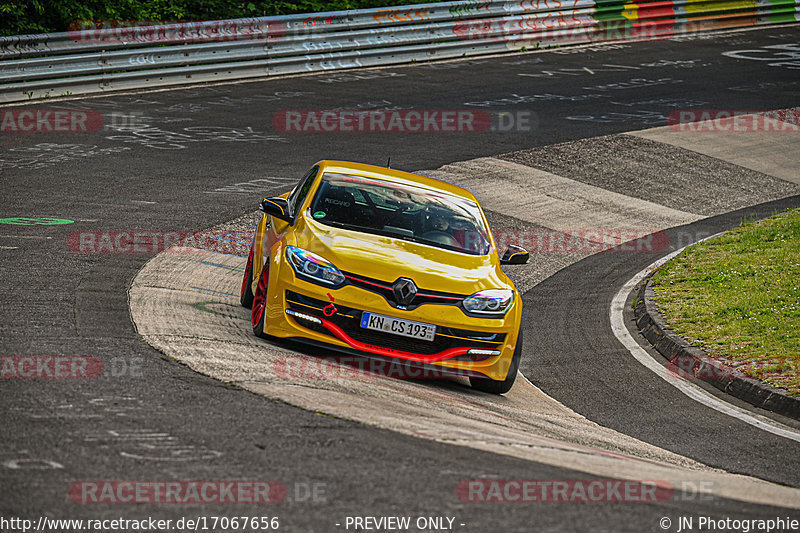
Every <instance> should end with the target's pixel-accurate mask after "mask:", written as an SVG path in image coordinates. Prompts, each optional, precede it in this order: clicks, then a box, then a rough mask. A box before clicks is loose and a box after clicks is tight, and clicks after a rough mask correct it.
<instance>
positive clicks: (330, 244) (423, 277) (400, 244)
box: [295, 218, 514, 295]
mask: <svg viewBox="0 0 800 533" xmlns="http://www.w3.org/2000/svg"><path fill="white" fill-rule="evenodd" d="M295 242H296V245H297V246H299V247H300V248H304V249H306V250H308V251H310V252H314V253H315V254H319V255H321V256H322V257H324V258H325V259H327V260H328V261H330V262H332V263H333V264H334V265H336V267H337V268H339V269H340V270H342V271H345V272H350V273H353V274H356V275H361V276H366V277H370V278H374V279H379V280H383V281H387V282H393V281H394V280H396V279H397V278H399V277H407V278H411V279H413V280H414V282H415V283H416V284H417V286H418V287H420V288H421V289H427V290H433V291H443V292H450V293H456V294H464V295H468V294H472V293H473V292H476V291H479V290H482V289H490V288H509V289H513V288H514V287H513V285H512V283H511V282H510V280H509V279H508V277H507V276H506V275H505V274H504V273H503V271H502V270H501V269H500V264H499V260H498V258H497V254H495V253H492V254H489V255H482V256H478V255H468V254H462V253H458V252H452V251H450V250H444V249H442V248H437V247H435V246H428V245H425V244H418V243H415V242H409V241H404V240H402V239H395V238H392V237H386V236H383V235H373V234H370V233H362V232H359V231H352V230H347V229H341V228H336V227H333V226H327V225H324V224H320V223H317V222H314V221H312V220H310V219H306V218H302V219H300V220H298V223H297V227H296V232H295Z"/></svg>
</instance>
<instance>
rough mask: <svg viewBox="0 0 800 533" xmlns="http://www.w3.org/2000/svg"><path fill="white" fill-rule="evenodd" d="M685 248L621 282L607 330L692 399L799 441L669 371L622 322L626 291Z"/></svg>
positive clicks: (782, 428)
mask: <svg viewBox="0 0 800 533" xmlns="http://www.w3.org/2000/svg"><path fill="white" fill-rule="evenodd" d="M715 236H716V235H713V236H712V237H715ZM708 238H711V237H708ZM703 240H705V239H703ZM698 242H701V241H698ZM686 248H687V247H686V246H685V247H683V248H681V249H680V250H677V251H675V252H672V253H671V254H669V255H667V256H666V257H662V258H661V259H659V260H658V261H656V262H654V263H652V264H651V265H650V266H648V267H647V268H645V269H644V270H642V271H641V272H639V273H638V274H636V275H635V276H634V277H633V278H631V279H630V280H629V281H628V282H627V283H626V284H625V285H623V287H622V288H621V289H620V290H619V292H617V294H616V296H614V299H613V300H612V301H611V309H610V310H609V318H610V320H611V330H612V331H613V332H614V335H615V336H616V337H617V339H618V340H619V341H620V342H621V343H622V344H623V345H624V346H625V348H627V349H628V351H629V352H630V353H631V355H633V357H634V358H635V359H636V360H637V361H639V362H640V363H641V364H643V365H644V366H645V367H647V368H648V369H649V370H651V371H653V372H654V373H655V374H656V375H657V376H658V377H660V378H661V379H663V380H664V381H666V382H667V383H669V384H670V385H672V386H673V387H675V388H676V389H678V390H679V391H681V392H682V393H684V394H685V395H686V396H688V397H689V398H691V399H692V400H694V401H696V402H700V403H702V404H703V405H705V406H707V407H710V408H711V409H714V410H715V411H719V412H720V413H723V414H726V415H728V416H732V417H734V418H737V419H739V420H741V421H742V422H744V423H746V424H750V425H751V426H754V427H757V428H758V429H762V430H764V431H768V432H769V433H772V434H774V435H778V436H780V437H785V438H787V439H791V440H793V441H796V442H800V433H798V432H797V431H795V430H793V429H792V428H790V427H788V426H784V425H783V424H779V423H778V422H775V421H773V420H770V419H769V418H767V417H764V416H761V415H757V414H755V413H749V412H748V411H746V410H744V409H742V408H740V407H737V406H735V405H732V404H729V403H727V402H724V401H722V400H720V399H718V398H716V397H715V396H713V395H711V394H709V393H708V392H706V391H705V390H703V389H702V388H700V387H698V386H697V385H695V384H694V383H692V382H690V381H687V380H685V379H683V378H680V377H678V376H674V375H672V374H670V373H669V372H667V369H666V368H664V366H663V365H661V364H660V363H659V362H658V361H656V360H655V359H654V358H653V357H652V356H651V355H650V354H649V353H647V351H646V350H645V349H644V348H642V347H641V346H639V343H637V342H636V340H634V338H633V336H631V334H630V332H629V331H628V328H627V327H626V326H625V321H624V320H623V310H624V308H625V300H627V298H628V294H630V292H631V291H632V290H633V288H634V287H635V286H636V285H637V284H638V283H639V282H640V281H642V280H643V279H644V278H645V277H646V276H647V274H649V273H650V272H651V271H652V270H653V269H655V268H658V267H659V266H661V265H662V264H664V263H666V262H667V261H669V260H670V259H672V258H673V257H675V256H676V255H678V254H679V253H681V252H682V251H683V250H685V249H686Z"/></svg>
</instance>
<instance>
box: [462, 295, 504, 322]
mask: <svg viewBox="0 0 800 533" xmlns="http://www.w3.org/2000/svg"><path fill="white" fill-rule="evenodd" d="M513 302H514V291H511V290H509V289H488V290H485V291H478V292H476V293H475V294H473V295H472V296H468V297H466V298H464V301H463V302H462V305H463V306H464V309H466V310H467V311H468V312H470V313H475V314H476V315H495V316H501V315H504V314H506V311H508V308H509V307H511V304H512V303H513Z"/></svg>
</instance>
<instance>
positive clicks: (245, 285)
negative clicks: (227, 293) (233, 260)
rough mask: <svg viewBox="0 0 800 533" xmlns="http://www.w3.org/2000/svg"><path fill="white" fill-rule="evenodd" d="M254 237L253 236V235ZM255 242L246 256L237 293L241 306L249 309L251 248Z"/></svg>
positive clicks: (250, 298)
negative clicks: (239, 290)
mask: <svg viewBox="0 0 800 533" xmlns="http://www.w3.org/2000/svg"><path fill="white" fill-rule="evenodd" d="M253 238H254V239H255V237H253ZM254 248H255V243H253V245H252V246H250V256H249V257H248V258H247V265H245V267H244V279H242V290H241V292H240V293H239V303H241V304H242V307H246V308H247V309H251V308H252V307H253V296H254V295H253V249H254Z"/></svg>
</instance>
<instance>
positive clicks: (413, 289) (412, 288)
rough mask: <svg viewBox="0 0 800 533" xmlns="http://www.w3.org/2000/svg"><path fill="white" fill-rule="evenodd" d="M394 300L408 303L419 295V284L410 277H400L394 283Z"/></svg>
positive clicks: (403, 303)
mask: <svg viewBox="0 0 800 533" xmlns="http://www.w3.org/2000/svg"><path fill="white" fill-rule="evenodd" d="M392 292H393V293H394V300H395V301H396V302H397V303H399V304H400V305H408V304H410V303H411V301H412V300H413V299H414V296H416V295H417V286H416V285H414V282H413V281H411V280H410V279H408V278H400V279H398V280H397V281H395V282H394V285H392Z"/></svg>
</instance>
